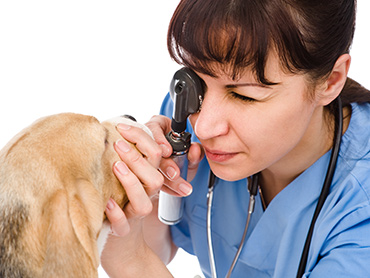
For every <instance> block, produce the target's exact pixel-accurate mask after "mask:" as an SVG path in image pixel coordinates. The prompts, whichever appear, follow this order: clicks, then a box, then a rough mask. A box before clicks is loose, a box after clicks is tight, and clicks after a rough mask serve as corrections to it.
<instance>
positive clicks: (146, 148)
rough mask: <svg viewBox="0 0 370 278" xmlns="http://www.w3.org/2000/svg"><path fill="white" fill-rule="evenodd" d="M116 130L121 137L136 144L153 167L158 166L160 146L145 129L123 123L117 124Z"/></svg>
mask: <svg viewBox="0 0 370 278" xmlns="http://www.w3.org/2000/svg"><path fill="white" fill-rule="evenodd" d="M117 130H118V131H119V133H120V134H121V136H122V137H123V138H125V139H126V140H127V141H129V142H131V143H132V144H134V145H135V146H136V148H137V149H138V150H139V151H140V153H141V154H142V155H144V156H145V158H146V159H147V161H148V162H149V163H150V164H151V165H152V166H153V167H154V168H158V166H159V162H160V160H161V158H162V148H161V147H160V146H159V145H158V144H157V143H156V142H155V141H154V140H153V138H152V137H151V136H150V135H149V134H148V133H147V132H146V131H144V130H143V129H142V128H139V127H135V126H129V125H124V124H118V125H117Z"/></svg>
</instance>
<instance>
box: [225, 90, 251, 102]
mask: <svg viewBox="0 0 370 278" xmlns="http://www.w3.org/2000/svg"><path fill="white" fill-rule="evenodd" d="M230 95H231V97H232V98H235V99H238V100H241V101H245V102H254V101H256V100H255V99H254V98H250V97H247V96H243V95H239V94H238V93H235V92H230Z"/></svg>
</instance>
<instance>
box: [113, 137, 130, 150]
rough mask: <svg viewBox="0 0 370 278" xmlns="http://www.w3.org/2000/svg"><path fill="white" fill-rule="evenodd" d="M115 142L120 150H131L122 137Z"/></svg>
mask: <svg viewBox="0 0 370 278" xmlns="http://www.w3.org/2000/svg"><path fill="white" fill-rule="evenodd" d="M115 144H116V146H117V148H118V149H119V150H120V151H121V152H124V153H127V152H129V151H130V150H131V147H130V145H129V144H128V143H127V142H125V141H123V140H122V139H119V140H117V141H116V143H115Z"/></svg>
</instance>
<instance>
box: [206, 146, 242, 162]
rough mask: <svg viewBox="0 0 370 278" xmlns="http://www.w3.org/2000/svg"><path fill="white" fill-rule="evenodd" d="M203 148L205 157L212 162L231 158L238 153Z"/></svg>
mask: <svg viewBox="0 0 370 278" xmlns="http://www.w3.org/2000/svg"><path fill="white" fill-rule="evenodd" d="M204 150H205V153H206V156H207V158H208V159H210V160H212V161H214V162H225V161H227V160H230V159H232V158H233V157H235V156H236V155H237V154H238V153H230V152H223V151H218V150H210V149H207V148H205V149H204Z"/></svg>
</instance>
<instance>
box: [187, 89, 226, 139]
mask: <svg viewBox="0 0 370 278" xmlns="http://www.w3.org/2000/svg"><path fill="white" fill-rule="evenodd" d="M226 115H227V113H226V108H225V107H223V106H222V103H221V101H219V100H218V99H217V98H215V97H212V96H211V95H210V93H207V94H206V97H205V98H204V100H203V103H202V107H201V110H200V112H199V113H197V114H195V115H193V116H192V118H193V119H192V120H193V121H195V123H194V122H193V123H194V124H193V127H194V132H195V134H196V136H197V137H198V138H199V139H203V140H206V139H211V138H213V137H218V136H222V135H226V134H227V133H228V130H229V128H228V124H227V117H226Z"/></svg>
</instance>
